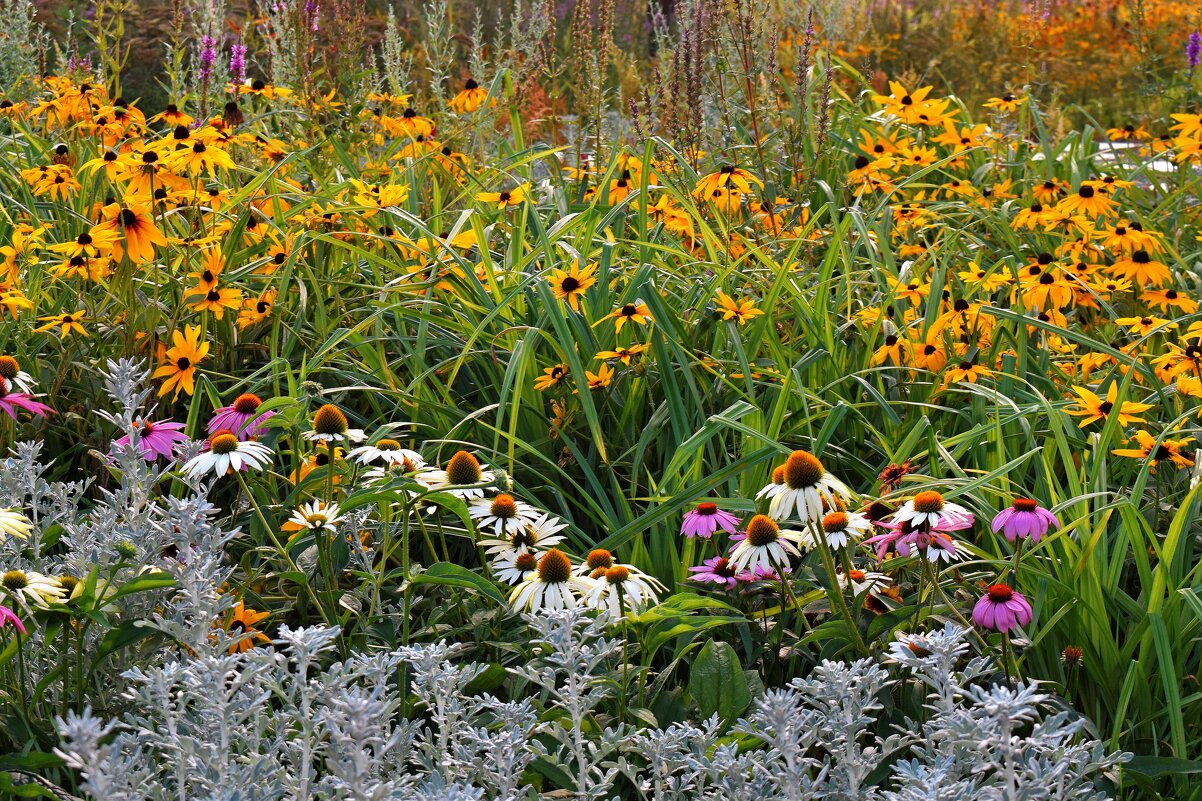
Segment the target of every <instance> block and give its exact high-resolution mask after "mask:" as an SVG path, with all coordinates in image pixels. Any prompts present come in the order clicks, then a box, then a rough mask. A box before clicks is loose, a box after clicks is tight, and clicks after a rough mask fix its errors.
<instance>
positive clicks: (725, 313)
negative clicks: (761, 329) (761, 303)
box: [714, 292, 764, 325]
mask: <svg viewBox="0 0 1202 801" xmlns="http://www.w3.org/2000/svg"><path fill="white" fill-rule="evenodd" d="M714 306H715V311H716V312H717V313H718V314H720V315H722V319H723V320H733V321H734V322H736V323H738V324H739V325H743V324H744V323H746V322H747V321H748V320H751V319H754V318H756V317H759V316H760V315H762V314H763V313H764V312H763V311H762V310H761V309H757V308H756V307H755V301H754V300H752V299H751V298H740V299H735V298H732V297H731V296H730V295H728V294H726V293H725V292H719V293H718V294H717V295H715V296H714Z"/></svg>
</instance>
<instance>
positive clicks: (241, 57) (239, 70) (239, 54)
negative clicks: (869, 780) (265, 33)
mask: <svg viewBox="0 0 1202 801" xmlns="http://www.w3.org/2000/svg"><path fill="white" fill-rule="evenodd" d="M230 76H231V77H232V79H233V81H234V83H242V82H243V81H245V80H246V45H244V44H235V45H232V46H231V47H230Z"/></svg>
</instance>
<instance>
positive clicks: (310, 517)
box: [288, 501, 342, 533]
mask: <svg viewBox="0 0 1202 801" xmlns="http://www.w3.org/2000/svg"><path fill="white" fill-rule="evenodd" d="M340 520H342V518H341V517H340V515H339V509H338V504H336V503H331V504H328V505H327V504H325V503H322V502H321V501H313V502H312V503H305V504H301V506H300V508H299V509H297V510H296V511H295V512H293V513H292V517H290V518H288V522H289V523H294V524H296V525H298V526H300V527H301V528H302V529H309V530H311V531H320V530H322V529H324V530H326V531H329V532H331V533H333V532H334V531H337V530H338V523H339V521H340Z"/></svg>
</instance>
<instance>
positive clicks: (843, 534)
mask: <svg viewBox="0 0 1202 801" xmlns="http://www.w3.org/2000/svg"><path fill="white" fill-rule="evenodd" d="M870 531H872V521H871V520H869V519H868V518H867V517H865V516H864V515H862V514H860V513H859V512H842V511H835V512H828V513H827V514H826V515H824V516H823V518H822V532H823V533H824V534H825V535H826V543H827V545H829V546H831V547H832V548H846V547H847V545H848V544H849V543H851V542H854V541H857V540H861V539H863V538H864V536H865V535H866V534H868V532H870Z"/></svg>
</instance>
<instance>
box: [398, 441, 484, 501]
mask: <svg viewBox="0 0 1202 801" xmlns="http://www.w3.org/2000/svg"><path fill="white" fill-rule="evenodd" d="M416 478H417V480H418V481H419V482H421V483H422V484H424V485H425V486H426V487H428V488H430V489H434V490H441V491H442V492H449V493H450V494H452V495H454V496H456V497H458V498H462V499H463V500H465V501H466V500H472V499H474V498H483V497H484V492H485V490H486V489H491V487H489V486H488V485H490V484H492V483H493V482H494V481H496V478H497V477H496V475H495V474H494V473H493V472H492V471H491V470H489V469H488V465H482V464H480V461H479V460H478V459H477V458H476V457H475V456H472V455H471V454H470V453H468V452H467V451H458V452H457V453H455V455H454V456H452V457H451V459H450V461H449V462H447V469H446V470H439V469H437V468H427V469H426V470H423V471H421V472H420V473H418V474H417V476H416Z"/></svg>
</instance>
